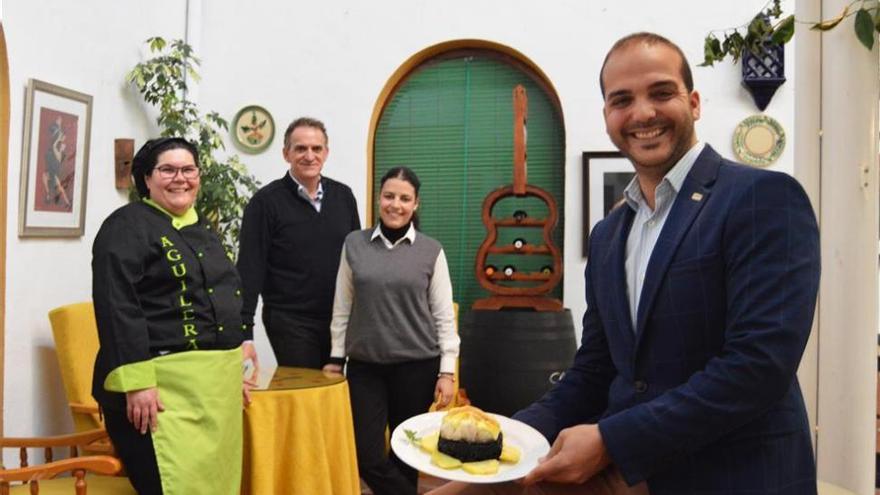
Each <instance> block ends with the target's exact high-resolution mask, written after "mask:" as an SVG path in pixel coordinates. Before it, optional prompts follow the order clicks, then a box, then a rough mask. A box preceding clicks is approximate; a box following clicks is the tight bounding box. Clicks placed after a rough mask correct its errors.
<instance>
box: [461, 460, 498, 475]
mask: <svg viewBox="0 0 880 495" xmlns="http://www.w3.org/2000/svg"><path fill="white" fill-rule="evenodd" d="M461 468H462V469H464V470H465V472H467V473H470V474H495V473H497V472H498V460H497V459H487V460H485V461H479V462H465V463H463V464H462V465H461Z"/></svg>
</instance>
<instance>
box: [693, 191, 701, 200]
mask: <svg viewBox="0 0 880 495" xmlns="http://www.w3.org/2000/svg"><path fill="white" fill-rule="evenodd" d="M691 199H692V200H694V201H702V200H703V194H702V193H698V192H695V193H693V194H691Z"/></svg>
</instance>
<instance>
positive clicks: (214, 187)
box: [126, 37, 260, 253]
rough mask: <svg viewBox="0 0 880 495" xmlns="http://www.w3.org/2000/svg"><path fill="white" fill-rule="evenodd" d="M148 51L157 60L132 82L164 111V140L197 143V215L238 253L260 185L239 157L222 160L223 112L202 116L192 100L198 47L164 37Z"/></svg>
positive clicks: (134, 73) (142, 66)
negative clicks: (190, 83)
mask: <svg viewBox="0 0 880 495" xmlns="http://www.w3.org/2000/svg"><path fill="white" fill-rule="evenodd" d="M147 45H148V46H149V48H150V53H152V54H153V56H152V57H151V58H149V59H148V60H146V61H144V62H141V63H139V64H137V65H135V66H134V68H133V69H132V70H131V71H130V72H129V73H128V75H126V80H127V81H128V82H129V83H132V84H134V86H135V87H136V88H137V90H138V91H139V92H140V94H141V95H142V96H143V98H144V101H146V102H147V103H149V104H150V105H152V106H154V107H155V108H156V109H157V110H158V111H159V116H158V117H157V119H156V122H157V124H158V125H159V129H160V134H161V135H162V136H163V137H168V136H179V137H185V138H187V139H189V140H190V141H192V142H193V143H195V145H196V147H197V148H198V152H199V162H200V164H201V170H202V173H201V188H200V190H199V196H198V198H197V199H196V211H198V213H199V216H200V217H202V218H205V219H207V220H208V222H209V223H210V224H211V226H212V227H213V229H214V231H215V232H216V233H217V236H218V237H220V241H221V242H222V243H223V246H224V247H225V248H226V250H227V251H228V252H229V253H236V252H237V251H238V249H237V242H238V233H239V231H240V230H241V216H242V213H243V211H244V207H245V206H246V205H247V202H248V200H249V199H250V197H251V195H253V193H254V192H255V191H256V190H257V188H258V187H259V185H260V184H259V182H258V181H257V179H256V178H255V177H254V176H252V175H251V174H249V173H248V172H247V168H246V167H245V166H244V164H243V163H242V162H241V161H240V160H239V158H238V155H229V156H227V157H226V158H225V160H224V159H220V158H218V157H217V154H218V153H219V152H220V151H222V150H224V149H225V146H224V144H223V140H222V139H221V137H220V136H221V134H220V133H221V132H226V131H227V130H228V128H229V124H228V123H227V122H226V120H225V119H223V118H222V117H220V115H219V114H218V113H217V112H207V113H205V114H204V115H203V114H201V113H200V111H199V109H198V107H197V106H196V104H195V103H193V102H192V101H190V100H188V99H187V89H188V88H187V80H188V79H191V80H193V81H198V80H199V74H198V72H197V71H196V67H198V65H199V59H198V58H196V56H195V54H194V53H193V50H192V47H190V46H189V45H188V44H186V43H185V42H183V41H182V40H171V41H170V42H166V41H165V40H164V39H163V38H160V37H153V38H150V39H148V40H147ZM133 196H134V197H137V194H136V193H135V194H134V195H133Z"/></svg>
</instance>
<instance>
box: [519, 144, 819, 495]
mask: <svg viewBox="0 0 880 495" xmlns="http://www.w3.org/2000/svg"><path fill="white" fill-rule="evenodd" d="M633 218H634V212H633V211H632V209H630V208H629V207H628V206H626V205H625V204H624V205H623V206H621V207H618V208H617V209H615V210H613V211H612V212H610V213H609V215H608V216H607V217H606V218H605V219H604V220H602V221H601V222H600V223H599V224H597V225H596V227H595V229H593V232H592V234H591V237H590V248H589V260H588V263H587V268H586V275H585V276H586V299H587V310H586V313H585V314H584V322H583V326H584V330H583V337H582V339H581V346H580V348H579V349H578V352H577V354H576V356H575V359H574V364H573V365H572V367H571V368H570V369H569V370H568V371H567V372H566V374H565V376H564V378H563V379H562V381H561V382H560V383H559V384H558V385H557V386H556V387H555V388H554V389H552V390H551V391H550V392H548V393H547V394H546V395H545V396H544V397H543V398H541V399H540V400H539V401H538V402H536V403H535V404H533V405H531V406H529V407H528V408H526V409H525V410H523V411H520V412H519V413H517V415H516V418H517V419H520V420H522V421H524V422H526V423H529V424H531V425H532V426H534V427H535V428H537V429H538V430H539V431H541V433H543V434H544V435H545V436H546V437H547V438H548V439H549V440H550V441H553V440H554V439H555V438H556V436H557V435H558V434H559V431H560V430H562V429H563V428H566V427H569V426H573V425H577V424H582V423H595V422H597V421H598V424H599V430H600V432H601V434H602V438H603V440H604V442H605V446H606V448H607V449H608V452H609V453H610V455H611V458H612V459H613V462H614V464H615V465H616V466H617V467H618V469H620V471H621V473H622V474H623V477H624V479H625V480H626V481H627V482H628V483H630V484H635V483H637V482H640V481H642V480H647V482H648V486H649V489H650V491H651V494H652V495H662V494H675V495H681V494H691V493H693V494H721V493H723V494H727V495H731V494H751V495H755V494H791V495H805V494H807V495H809V494H815V493H816V473H815V464H814V461H813V451H812V445H811V442H810V430H809V426H808V423H807V415H806V410H805V408H804V402H803V397H802V396H801V391H800V387H799V385H798V381H797V377H796V375H795V372H796V371H797V367H798V363H799V362H800V359H801V355H802V353H803V350H804V346H805V345H806V342H807V337H808V336H809V334H810V327H811V324H812V321H813V312H814V309H815V303H816V294H817V290H818V284H819V271H820V268H819V233H818V228H817V225H816V219H815V215H814V214H813V209H812V207H811V206H810V202H809V200H808V199H807V196H806V194H805V193H804V191H803V189H802V188H801V186H800V185H799V184H798V183H797V181H796V180H795V179H793V178H792V177H790V176H789V175H787V174H783V173H778V172H770V171H766V170H759V169H755V168H751V167H747V166H744V165H740V164H736V163H733V162H731V161H729V160H725V159H723V158H721V156H719V155H718V153H716V152H715V151H714V150H713V149H712V148H711V147H709V146H706V147H705V149H704V150H703V151H702V153H701V154H700V156H699V157H698V158H697V160H696V162H695V163H694V166H693V168H692V169H691V171H690V173H689V174H688V176H687V178H686V179H685V181H684V184H683V185H682V188H681V190H680V191H679V193H678V195H677V197H676V200H675V202H674V204H673V205H672V209H671V210H670V212H669V216H668V217H667V220H666V223H665V224H664V226H663V230H662V231H661V233H660V237H659V239H658V241H657V244H656V246H655V248H654V251H653V253H652V254H651V258H650V261H649V264H648V269H647V273H646V275H645V283H644V288H643V290H642V294H641V299H640V302H639V308H638V313H637V315H638V316H637V322H636V325H635V328H633V324H632V321H631V318H630V311H629V302H628V298H627V288H626V276H625V268H624V258H625V256H626V239H627V235H628V233H629V230H630V227H631V225H632V221H633Z"/></svg>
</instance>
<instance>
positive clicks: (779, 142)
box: [733, 114, 785, 167]
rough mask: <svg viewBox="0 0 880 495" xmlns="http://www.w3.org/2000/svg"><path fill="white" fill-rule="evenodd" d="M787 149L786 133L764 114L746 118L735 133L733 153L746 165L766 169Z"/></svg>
mask: <svg viewBox="0 0 880 495" xmlns="http://www.w3.org/2000/svg"><path fill="white" fill-rule="evenodd" d="M784 149H785V131H784V130H783V129H782V126H781V125H779V122H777V121H776V119H774V118H772V117H769V116H767V115H764V114H757V115H752V116H750V117H746V118H745V119H743V121H742V122H740V123H739V125H738V126H736V130H735V131H733V152H734V153H736V156H737V157H739V159H740V160H742V161H743V162H744V163H748V164H749V165H756V166H758V167H766V166H768V165H771V164H772V163H773V162H775V161H776V159H778V158H779V155H781V154H782V151H783V150H784Z"/></svg>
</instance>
